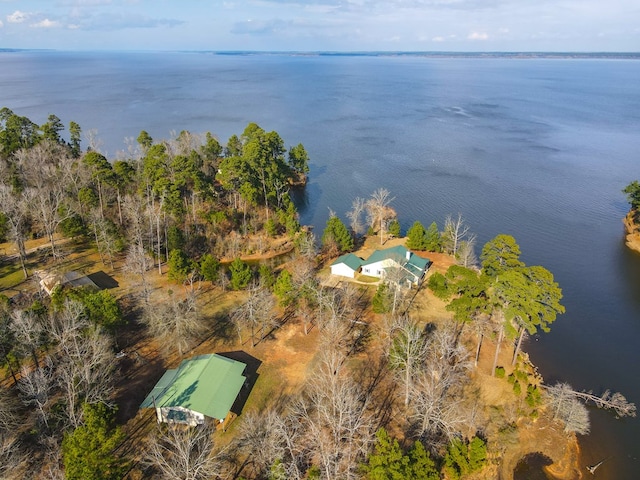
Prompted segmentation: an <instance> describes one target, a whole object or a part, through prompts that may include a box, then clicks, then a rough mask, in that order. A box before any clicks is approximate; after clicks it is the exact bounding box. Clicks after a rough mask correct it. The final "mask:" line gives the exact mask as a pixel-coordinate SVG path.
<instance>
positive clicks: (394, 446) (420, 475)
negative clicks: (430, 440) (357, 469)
mask: <svg viewBox="0 0 640 480" xmlns="http://www.w3.org/2000/svg"><path fill="white" fill-rule="evenodd" d="M376 438H377V441H376V445H375V448H374V452H373V453H372V454H371V455H369V459H368V461H367V463H366V464H365V465H363V467H362V469H363V471H364V472H365V473H366V478H367V479H368V480H408V479H411V480H438V479H439V478H440V475H439V473H438V470H437V469H436V466H435V463H434V461H433V460H432V459H431V458H430V456H429V453H428V452H426V451H425V449H424V446H423V445H422V443H420V442H415V443H414V444H413V446H412V447H411V450H409V453H408V454H405V453H404V452H403V450H402V448H401V447H400V445H399V444H398V441H397V440H396V439H395V438H393V439H392V438H391V437H389V434H388V433H387V431H386V430H385V429H384V428H381V429H380V430H378V432H377V433H376Z"/></svg>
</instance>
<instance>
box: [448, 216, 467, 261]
mask: <svg viewBox="0 0 640 480" xmlns="http://www.w3.org/2000/svg"><path fill="white" fill-rule="evenodd" d="M468 234H469V226H468V225H466V224H465V223H464V219H463V218H462V214H461V213H458V218H456V219H455V220H454V219H453V218H452V217H451V215H448V216H447V218H446V219H445V221H444V233H443V235H442V239H443V242H444V248H445V250H446V251H447V252H448V253H449V254H451V255H453V256H454V257H457V256H458V250H459V248H460V244H461V242H462V241H463V240H464V239H465V238H467V235H468Z"/></svg>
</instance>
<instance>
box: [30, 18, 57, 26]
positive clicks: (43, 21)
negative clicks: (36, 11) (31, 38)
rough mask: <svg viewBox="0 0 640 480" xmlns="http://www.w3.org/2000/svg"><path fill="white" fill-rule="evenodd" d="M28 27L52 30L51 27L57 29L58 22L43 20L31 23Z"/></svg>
mask: <svg viewBox="0 0 640 480" xmlns="http://www.w3.org/2000/svg"><path fill="white" fill-rule="evenodd" d="M30 26H31V27H34V28H52V27H59V26H60V22H57V21H55V20H49V19H48V18H45V19H44V20H40V21H39V22H36V23H32V24H31V25H30Z"/></svg>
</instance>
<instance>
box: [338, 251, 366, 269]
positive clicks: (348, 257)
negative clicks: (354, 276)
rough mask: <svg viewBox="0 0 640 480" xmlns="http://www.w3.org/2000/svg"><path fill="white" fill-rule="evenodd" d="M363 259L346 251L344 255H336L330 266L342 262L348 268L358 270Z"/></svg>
mask: <svg viewBox="0 0 640 480" xmlns="http://www.w3.org/2000/svg"><path fill="white" fill-rule="evenodd" d="M363 261H364V260H362V259H361V258H360V257H358V256H356V255H354V254H353V253H347V254H345V255H342V256H341V257H338V258H337V259H336V260H335V262H333V263H332V264H331V265H330V266H331V267H333V266H334V265H339V264H341V263H344V264H345V265H346V266H347V267H349V268H350V269H352V270H358V269H359V268H360V267H361V266H362V263H363Z"/></svg>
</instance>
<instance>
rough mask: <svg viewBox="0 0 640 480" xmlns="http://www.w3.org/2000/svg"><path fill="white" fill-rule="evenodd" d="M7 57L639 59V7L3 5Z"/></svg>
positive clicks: (438, 2)
mask: <svg viewBox="0 0 640 480" xmlns="http://www.w3.org/2000/svg"><path fill="white" fill-rule="evenodd" d="M0 48H54V49H62V50H263V51H264V50H266V51H283V50H284V51H291V50H297V51H321V50H324V51H327V50H331V51H371V50H392V51H393V50H395V51H399V50H403V51H619V52H629V51H635V52H637V51H640V0H308V1H302V0H300V1H296V0H238V1H234V0H228V1H219V0H0Z"/></svg>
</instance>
